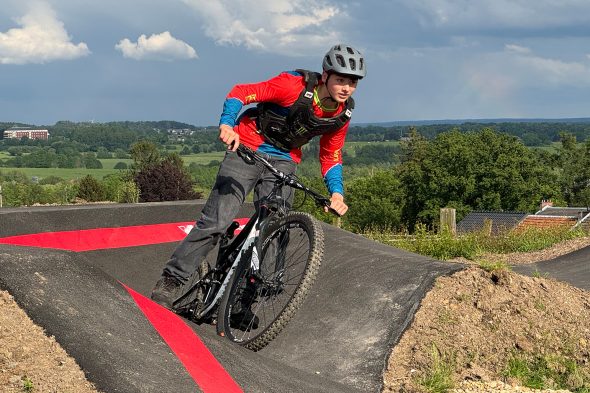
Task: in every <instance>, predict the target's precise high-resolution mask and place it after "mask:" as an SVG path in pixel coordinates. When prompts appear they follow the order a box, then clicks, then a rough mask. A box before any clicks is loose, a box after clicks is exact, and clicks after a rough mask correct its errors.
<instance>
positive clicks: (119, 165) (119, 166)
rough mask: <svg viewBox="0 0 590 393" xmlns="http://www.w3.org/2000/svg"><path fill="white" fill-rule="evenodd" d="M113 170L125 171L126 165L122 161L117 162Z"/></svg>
mask: <svg viewBox="0 0 590 393" xmlns="http://www.w3.org/2000/svg"><path fill="white" fill-rule="evenodd" d="M114 169H127V164H125V163H124V162H123V161H119V162H117V163H116V164H115V166H114Z"/></svg>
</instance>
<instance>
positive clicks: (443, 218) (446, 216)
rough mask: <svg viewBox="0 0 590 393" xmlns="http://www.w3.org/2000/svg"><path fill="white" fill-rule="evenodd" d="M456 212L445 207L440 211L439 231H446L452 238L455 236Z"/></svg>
mask: <svg viewBox="0 0 590 393" xmlns="http://www.w3.org/2000/svg"><path fill="white" fill-rule="evenodd" d="M455 216H456V211H455V209H453V208H450V207H445V208H442V209H440V231H441V233H442V232H443V231H444V230H448V231H449V232H450V233H451V234H452V235H453V236H455V235H456V234H457V222H456V218H455Z"/></svg>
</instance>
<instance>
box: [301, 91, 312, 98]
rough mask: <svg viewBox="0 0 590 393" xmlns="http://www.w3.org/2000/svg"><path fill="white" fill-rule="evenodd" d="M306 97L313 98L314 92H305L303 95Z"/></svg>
mask: <svg viewBox="0 0 590 393" xmlns="http://www.w3.org/2000/svg"><path fill="white" fill-rule="evenodd" d="M303 96H304V97H305V98H311V97H313V92H311V91H306V92H305V94H304V95H303Z"/></svg>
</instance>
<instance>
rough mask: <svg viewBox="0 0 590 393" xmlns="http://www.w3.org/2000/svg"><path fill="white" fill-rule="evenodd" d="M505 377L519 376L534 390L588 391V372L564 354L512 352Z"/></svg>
mask: <svg viewBox="0 0 590 393" xmlns="http://www.w3.org/2000/svg"><path fill="white" fill-rule="evenodd" d="M504 376H506V377H509V378H515V379H518V380H519V381H520V382H521V383H522V384H523V385H524V386H526V387H529V388H533V389H553V390H556V389H560V390H561V389H563V390H569V391H571V392H575V393H589V392H590V382H589V377H590V375H588V373H587V371H585V370H584V368H583V365H581V364H578V363H577V362H576V361H575V360H574V359H571V358H569V357H567V356H563V355H547V354H536V355H525V354H513V355H512V356H511V357H510V359H509V360H508V364H507V365H506V367H505V370H504Z"/></svg>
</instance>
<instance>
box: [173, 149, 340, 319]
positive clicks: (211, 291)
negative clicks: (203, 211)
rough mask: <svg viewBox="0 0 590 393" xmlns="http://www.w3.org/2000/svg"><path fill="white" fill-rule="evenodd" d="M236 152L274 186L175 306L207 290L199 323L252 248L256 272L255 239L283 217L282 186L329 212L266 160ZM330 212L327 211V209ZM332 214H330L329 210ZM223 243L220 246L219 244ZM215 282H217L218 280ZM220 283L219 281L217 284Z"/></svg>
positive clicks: (318, 199) (316, 196)
mask: <svg viewBox="0 0 590 393" xmlns="http://www.w3.org/2000/svg"><path fill="white" fill-rule="evenodd" d="M238 151H239V152H241V153H242V154H243V158H244V160H245V161H246V162H249V163H254V161H259V162H261V163H262V164H263V165H264V166H265V167H266V168H267V169H268V170H269V171H270V172H271V173H272V174H273V175H274V176H275V177H276V180H275V183H274V187H273V189H272V191H271V192H270V194H269V195H268V196H267V197H265V198H263V199H261V201H260V202H261V203H260V204H259V206H258V208H257V209H256V212H255V213H254V214H253V215H252V217H250V219H249V220H248V222H247V223H246V225H245V226H244V228H243V229H242V231H241V232H240V233H239V234H238V235H237V236H236V237H235V238H234V239H233V240H232V241H231V242H229V243H224V244H221V245H220V248H219V253H218V255H217V259H216V264H215V267H214V268H213V270H211V271H209V272H207V274H205V276H204V277H201V279H200V280H199V281H198V282H197V283H195V284H194V285H193V286H192V287H191V288H190V289H189V290H188V291H187V292H186V293H185V294H184V295H183V296H181V297H180V298H179V299H178V300H177V302H179V301H181V300H182V299H183V298H184V297H186V296H187V295H188V294H189V293H192V292H193V290H194V289H195V288H197V287H198V286H199V285H205V286H207V293H206V294H205V298H204V300H203V304H204V306H203V308H202V309H201V310H200V311H199V312H197V313H194V314H193V316H194V318H195V319H201V318H204V317H206V316H207V315H208V314H209V313H210V312H212V311H213V310H214V308H215V306H216V305H217V304H218V303H219V301H220V299H221V297H222V296H223V294H224V292H225V291H226V289H227V286H228V285H229V282H230V280H231V278H232V276H233V274H234V273H235V271H236V269H237V267H238V264H239V263H240V262H241V261H242V259H243V258H244V257H245V256H247V255H248V249H250V248H252V259H251V261H250V263H252V266H253V267H254V268H257V266H256V264H257V263H258V256H259V254H258V251H259V250H258V246H259V244H258V238H259V234H260V231H261V229H263V228H261V226H263V224H264V222H265V221H266V220H267V219H268V218H269V217H270V216H272V215H274V214H279V215H282V214H285V213H286V211H285V210H284V209H281V207H280V206H279V202H280V198H281V197H280V196H279V191H280V190H281V189H282V188H283V186H285V185H288V186H290V187H292V188H295V189H299V190H302V191H304V192H306V193H307V194H310V195H311V196H312V197H313V198H314V199H315V200H316V203H318V205H320V204H321V205H324V206H327V207H328V208H329V200H328V199H327V198H325V197H324V196H322V195H320V194H318V193H316V192H314V191H312V190H310V189H309V188H307V187H305V186H304V185H303V184H301V183H300V182H298V181H297V180H295V178H294V177H293V176H291V175H286V174H284V173H283V172H281V171H279V170H277V169H276V168H274V167H273V166H272V164H270V163H269V162H268V161H267V160H266V159H264V158H263V157H261V156H260V155H258V154H256V153H255V152H253V151H251V150H250V149H248V148H246V147H244V146H243V145H240V146H239V147H238ZM330 210H331V209H330ZM331 211H332V212H333V213H334V211H333V210H331ZM224 236H225V238H224V239H226V240H227V239H228V238H231V237H232V236H233V234H229V233H226V235H224ZM222 243H223V242H222ZM218 278H219V279H218ZM219 280H223V281H221V282H220V281H219Z"/></svg>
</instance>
